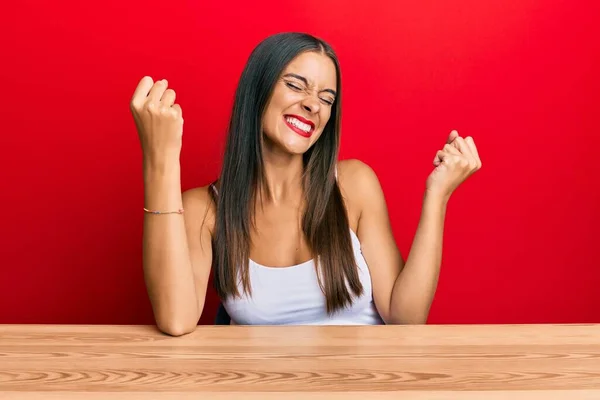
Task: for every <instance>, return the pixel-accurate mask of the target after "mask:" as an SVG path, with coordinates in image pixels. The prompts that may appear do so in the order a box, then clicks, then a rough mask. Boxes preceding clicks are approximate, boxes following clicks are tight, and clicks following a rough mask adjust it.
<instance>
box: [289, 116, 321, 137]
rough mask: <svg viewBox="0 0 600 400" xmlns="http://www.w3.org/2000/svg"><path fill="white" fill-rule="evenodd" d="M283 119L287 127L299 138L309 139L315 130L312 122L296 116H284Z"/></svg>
mask: <svg viewBox="0 0 600 400" xmlns="http://www.w3.org/2000/svg"><path fill="white" fill-rule="evenodd" d="M283 119H284V121H285V123H286V124H287V126H289V127H290V129H291V130H293V131H294V132H296V133H297V134H299V135H300V136H304V137H310V136H311V135H312V133H313V132H314V130H315V124H314V123H313V122H312V121H309V120H307V119H304V118H302V117H300V116H298V115H284V116H283Z"/></svg>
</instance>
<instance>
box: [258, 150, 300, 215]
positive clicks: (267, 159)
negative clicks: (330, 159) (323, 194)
mask: <svg viewBox="0 0 600 400" xmlns="http://www.w3.org/2000/svg"><path fill="white" fill-rule="evenodd" d="M263 162H264V167H265V185H264V186H263V187H262V188H261V190H260V194H261V197H262V198H263V199H265V200H266V201H268V202H269V203H272V204H275V205H277V204H281V203H287V202H290V201H292V202H294V203H299V202H300V201H301V199H302V193H303V187H302V174H303V172H304V165H303V161H302V154H290V153H284V152H281V151H279V152H278V151H273V150H271V149H265V151H264V153H263Z"/></svg>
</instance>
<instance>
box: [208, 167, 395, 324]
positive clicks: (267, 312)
mask: <svg viewBox="0 0 600 400" xmlns="http://www.w3.org/2000/svg"><path fill="white" fill-rule="evenodd" d="M336 172H337V171H336ZM336 176H337V173H336ZM211 187H212V188H213V190H214V191H215V193H217V189H216V188H215V187H214V185H211ZM350 236H351V238H352V248H353V250H354V258H355V259H356V264H357V265H358V270H359V271H358V272H359V278H360V282H361V283H362V286H363V294H362V295H361V296H358V297H356V296H353V303H352V305H350V306H349V307H347V308H345V309H342V310H339V311H337V312H336V313H334V314H333V315H328V314H327V309H326V299H325V295H324V294H323V292H322V291H321V287H320V286H319V281H318V278H317V271H316V268H315V263H314V261H313V260H309V261H306V262H304V263H302V264H297V265H293V266H290V267H267V266H264V265H260V264H258V263H256V262H254V261H253V260H249V274H250V276H249V278H250V285H251V288H252V296H248V295H247V294H245V293H244V292H243V287H242V285H241V282H239V283H238V288H239V290H240V293H241V294H242V295H241V298H240V297H237V298H234V297H233V296H230V297H229V299H227V300H226V301H224V302H223V306H224V307H225V310H227V313H228V314H229V316H230V317H231V324H233V325H235V324H237V325H381V324H383V323H384V322H383V320H382V319H381V317H380V316H379V313H378V312H377V309H376V307H375V302H374V300H373V287H372V284H371V274H370V272H369V267H368V266H367V262H366V261H365V259H364V257H363V255H362V251H361V248H360V241H359V239H358V237H357V236H356V234H355V233H354V231H352V230H350ZM350 293H351V295H352V292H350Z"/></svg>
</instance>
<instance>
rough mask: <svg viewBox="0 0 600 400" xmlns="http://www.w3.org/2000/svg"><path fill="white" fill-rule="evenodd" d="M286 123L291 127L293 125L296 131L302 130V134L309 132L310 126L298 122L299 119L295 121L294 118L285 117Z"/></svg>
mask: <svg viewBox="0 0 600 400" xmlns="http://www.w3.org/2000/svg"><path fill="white" fill-rule="evenodd" d="M286 121H287V122H288V123H289V124H292V125H294V126H295V127H296V128H298V129H302V130H303V131H304V132H309V131H310V125H308V124H305V123H304V122H302V121H300V120H299V119H297V118H294V117H287V118H286Z"/></svg>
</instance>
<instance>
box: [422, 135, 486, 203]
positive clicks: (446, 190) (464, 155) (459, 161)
mask: <svg viewBox="0 0 600 400" xmlns="http://www.w3.org/2000/svg"><path fill="white" fill-rule="evenodd" d="M433 165H434V166H435V169H434V170H433V172H432V173H431V174H430V175H429V177H428V178H427V185H426V188H427V193H428V194H431V195H434V196H439V197H441V198H442V199H445V200H448V199H449V198H450V195H452V193H453V192H454V190H456V188H457V187H458V186H459V185H460V184H461V183H463V182H464V181H465V180H466V179H467V178H468V177H470V176H471V175H472V174H474V173H475V172H476V171H478V170H479V169H480V168H481V160H480V159H479V154H478V152H477V147H475V142H474V141H473V138H472V137H470V136H469V137H467V138H462V137H460V135H459V134H458V132H457V131H452V132H450V136H449V137H448V142H447V143H446V145H444V148H443V149H442V150H439V151H438V152H437V153H436V155H435V158H434V159H433Z"/></svg>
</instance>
